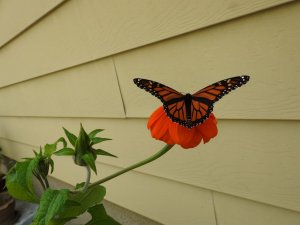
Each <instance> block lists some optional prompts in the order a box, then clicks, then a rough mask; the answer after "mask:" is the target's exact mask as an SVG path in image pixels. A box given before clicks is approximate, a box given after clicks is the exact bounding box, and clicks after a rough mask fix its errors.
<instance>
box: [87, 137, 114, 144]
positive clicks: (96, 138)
mask: <svg viewBox="0 0 300 225" xmlns="http://www.w3.org/2000/svg"><path fill="white" fill-rule="evenodd" d="M91 140H92V145H95V144H98V143H100V142H103V141H109V140H111V139H110V138H101V137H94V138H92V139H91Z"/></svg>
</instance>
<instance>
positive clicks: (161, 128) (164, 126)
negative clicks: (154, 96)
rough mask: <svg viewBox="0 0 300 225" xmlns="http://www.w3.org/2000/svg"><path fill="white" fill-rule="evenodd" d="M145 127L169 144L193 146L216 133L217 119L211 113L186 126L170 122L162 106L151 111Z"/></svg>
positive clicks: (205, 140) (156, 137)
mask: <svg viewBox="0 0 300 225" xmlns="http://www.w3.org/2000/svg"><path fill="white" fill-rule="evenodd" d="M147 128H148V129H149V130H150V131H151V135H152V137H153V138H155V139H158V140H161V141H164V142H165V143H167V144H169V145H174V144H178V145H181V147H183V148H194V147H196V146H197V145H199V144H200V142H201V140H202V139H203V142H204V144H205V143H207V142H209V140H210V139H211V138H214V137H215V136H217V134H218V128H217V119H216V118H215V116H214V115H213V114H212V113H211V114H210V116H209V117H208V118H207V120H205V121H204V122H203V123H202V124H200V125H198V126H196V127H193V128H187V127H184V126H181V125H179V124H178V123H175V122H172V120H171V119H170V118H169V117H168V116H167V115H166V113H165V111H164V109H163V107H162V106H161V107H159V108H158V109H157V110H155V111H154V112H153V113H152V115H151V116H150V118H149V121H148V124H147Z"/></svg>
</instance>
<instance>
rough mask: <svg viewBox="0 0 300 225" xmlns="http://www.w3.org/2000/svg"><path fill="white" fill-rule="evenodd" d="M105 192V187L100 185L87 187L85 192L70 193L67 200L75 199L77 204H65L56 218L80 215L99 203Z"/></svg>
mask: <svg viewBox="0 0 300 225" xmlns="http://www.w3.org/2000/svg"><path fill="white" fill-rule="evenodd" d="M105 193H106V191H105V187H103V186H100V185H98V186H95V187H92V188H89V189H88V190H87V191H85V192H77V193H76V194H73V193H70V194H69V198H68V200H70V201H73V202H74V201H75V202H77V203H78V204H79V205H74V204H66V205H65V207H64V208H63V210H62V211H61V213H60V214H59V216H58V217H57V219H64V218H74V217H77V216H79V215H81V214H82V213H84V212H85V211H87V209H89V208H90V207H92V206H94V205H96V204H99V203H100V202H101V201H102V200H103V199H104V196H105ZM66 203H68V201H67V202H66Z"/></svg>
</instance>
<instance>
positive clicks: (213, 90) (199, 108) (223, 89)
mask: <svg viewBox="0 0 300 225" xmlns="http://www.w3.org/2000/svg"><path fill="white" fill-rule="evenodd" d="M249 79H250V77H249V76H246V75H243V76H237V77H231V78H228V79H225V80H221V81H218V82H216V83H214V84H211V85H209V86H207V87H205V88H203V89H201V90H200V91H197V92H196V93H194V94H193V95H192V101H191V121H190V124H191V126H192V127H193V126H196V125H198V124H201V123H203V122H204V121H205V120H206V119H207V118H208V116H209V115H210V113H211V112H212V110H213V107H214V105H213V104H214V103H215V102H216V101H218V100H219V99H221V98H222V97H223V96H224V95H226V94H228V93H229V92H231V91H233V90H234V89H236V88H238V87H240V86H242V85H244V84H246V83H247V82H248V81H249Z"/></svg>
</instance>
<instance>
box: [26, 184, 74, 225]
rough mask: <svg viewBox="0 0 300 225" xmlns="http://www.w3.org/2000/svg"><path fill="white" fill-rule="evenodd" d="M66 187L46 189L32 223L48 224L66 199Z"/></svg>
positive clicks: (37, 224) (38, 224) (36, 224)
mask: <svg viewBox="0 0 300 225" xmlns="http://www.w3.org/2000/svg"><path fill="white" fill-rule="evenodd" d="M68 192H69V190H67V189H61V190H53V189H47V190H46V191H45V192H44V193H43V195H42V198H41V201H40V205H39V208H38V211H37V213H36V215H35V217H34V220H33V223H32V225H48V224H50V223H49V222H50V220H51V219H52V218H54V217H55V216H56V215H57V214H58V213H59V212H60V211H61V210H62V208H63V206H64V204H65V202H66V201H67V199H68Z"/></svg>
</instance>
